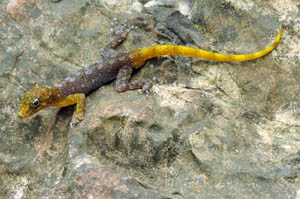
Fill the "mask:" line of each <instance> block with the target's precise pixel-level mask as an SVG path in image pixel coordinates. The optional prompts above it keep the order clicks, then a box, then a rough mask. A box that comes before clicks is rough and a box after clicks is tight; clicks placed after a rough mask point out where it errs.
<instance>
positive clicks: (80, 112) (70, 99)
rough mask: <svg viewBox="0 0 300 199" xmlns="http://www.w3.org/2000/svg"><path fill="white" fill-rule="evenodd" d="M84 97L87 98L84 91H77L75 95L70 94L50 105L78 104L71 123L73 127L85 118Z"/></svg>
mask: <svg viewBox="0 0 300 199" xmlns="http://www.w3.org/2000/svg"><path fill="white" fill-rule="evenodd" d="M84 99H85V95H84V94H83V93H76V94H73V95H69V96H67V97H65V98H63V99H61V100H59V101H57V102H54V103H52V104H50V105H51V106H57V107H66V106H70V105H73V104H76V111H75V113H74V115H73V118H72V121H71V123H70V126H71V128H73V127H75V126H76V125H77V124H78V123H79V121H81V120H83V119H84Z"/></svg>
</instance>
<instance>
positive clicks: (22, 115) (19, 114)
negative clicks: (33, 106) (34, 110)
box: [17, 112, 26, 119]
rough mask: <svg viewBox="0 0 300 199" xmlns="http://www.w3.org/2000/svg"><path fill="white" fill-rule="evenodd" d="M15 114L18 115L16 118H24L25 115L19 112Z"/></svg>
mask: <svg viewBox="0 0 300 199" xmlns="http://www.w3.org/2000/svg"><path fill="white" fill-rule="evenodd" d="M17 116H18V118H22V119H23V118H26V116H25V115H24V114H23V113H21V112H18V114H17Z"/></svg>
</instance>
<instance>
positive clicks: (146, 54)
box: [130, 27, 283, 68]
mask: <svg viewBox="0 0 300 199" xmlns="http://www.w3.org/2000/svg"><path fill="white" fill-rule="evenodd" d="M282 31H283V28H282V27H281V28H280V31H279V33H278V35H277V37H276V38H275V40H274V42H273V43H272V45H270V46H268V47H266V48H265V49H263V50H261V51H258V52H255V53H252V54H243V55H228V54H221V53H213V52H209V51H205V50H200V49H196V48H191V47H187V46H174V45H157V46H150V47H146V48H138V49H136V50H134V51H132V52H130V57H131V60H132V62H133V65H134V67H135V68H139V67H141V66H142V65H144V63H145V61H147V60H148V59H151V58H154V57H158V56H161V55H181V56H189V57H196V58H200V59H205V60H212V61H219V62H242V61H249V60H253V59H257V58H260V57H262V56H264V55H266V54H268V53H269V52H271V51H272V50H273V49H274V48H275V47H276V46H277V45H278V43H279V40H280V37H281V34H282Z"/></svg>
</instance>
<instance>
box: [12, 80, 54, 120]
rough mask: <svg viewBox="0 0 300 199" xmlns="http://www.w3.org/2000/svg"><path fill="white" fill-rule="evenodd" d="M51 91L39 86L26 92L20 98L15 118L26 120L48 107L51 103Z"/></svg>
mask: <svg viewBox="0 0 300 199" xmlns="http://www.w3.org/2000/svg"><path fill="white" fill-rule="evenodd" d="M52 89H53V88H49V87H46V86H39V87H34V88H32V89H30V90H28V91H27V92H26V93H25V95H24V96H23V97H22V98H21V105H20V109H19V112H18V114H17V116H18V117H19V118H27V117H30V116H31V115H33V114H35V113H36V112H38V111H40V110H41V109H43V108H46V107H47V106H49V103H51V101H52V92H51V91H52Z"/></svg>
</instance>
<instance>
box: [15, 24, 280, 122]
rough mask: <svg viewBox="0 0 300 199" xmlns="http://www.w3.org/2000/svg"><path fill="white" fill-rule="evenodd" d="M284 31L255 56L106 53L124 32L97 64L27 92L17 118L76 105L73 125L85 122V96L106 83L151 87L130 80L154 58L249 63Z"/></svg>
mask: <svg viewBox="0 0 300 199" xmlns="http://www.w3.org/2000/svg"><path fill="white" fill-rule="evenodd" d="M282 31H283V29H282V28H280V31H279V33H278V35H277V36H276V38H275V40H274V42H273V43H272V44H271V45H270V46H268V47H266V48H265V49H263V50H261V51H258V52H255V53H252V54H242V55H228V54H220V53H213V52H209V51H205V50H200V49H196V48H191V47H186V46H175V45H157V46H150V47H145V48H138V49H136V50H133V51H131V52H129V53H118V54H110V53H107V52H108V51H109V50H110V49H111V48H113V47H115V46H117V45H119V44H120V43H121V42H122V41H123V40H124V39H125V38H126V36H127V33H128V32H121V33H120V34H119V37H118V38H116V39H115V40H114V41H112V42H111V43H110V44H108V45H107V46H106V47H105V48H104V50H103V52H102V58H103V59H101V60H99V61H98V62H97V63H95V64H92V65H90V66H88V67H85V68H83V69H82V70H81V71H79V72H76V73H74V74H73V75H71V76H69V77H67V78H65V79H64V80H63V81H62V82H59V83H56V84H54V85H53V87H47V86H38V87H34V88H31V89H30V90H28V91H27V92H26V93H25V95H24V96H23V97H22V99H21V105H20V109H19V112H18V114H17V116H18V117H19V118H27V117H29V116H31V115H33V114H34V113H36V112H38V111H40V110H41V109H43V108H46V107H47V106H57V107H65V106H70V105H73V104H76V111H75V114H74V117H73V120H72V122H71V126H75V125H76V124H77V123H78V122H79V121H80V120H83V114H84V99H85V96H86V95H87V94H89V93H90V92H91V91H93V90H95V89H98V88H99V87H101V86H102V85H103V84H106V83H108V82H110V81H112V80H114V79H117V81H116V90H117V91H118V92H123V91H126V90H132V89H138V88H143V87H147V86H149V85H147V84H148V83H149V82H148V83H147V81H143V82H139V83H130V82H129V80H130V76H131V73H132V71H133V70H134V69H138V68H141V67H142V66H143V65H144V64H145V62H146V61H147V60H149V59H151V58H155V57H158V56H162V55H180V56H190V57H195V58H201V59H204V60H212V61H219V62H242V61H249V60H253V59H257V58H260V57H262V56H264V55H266V54H268V53H269V52H271V51H272V50H273V49H274V48H275V47H276V46H277V45H278V43H279V40H280V37H281V34H282Z"/></svg>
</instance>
